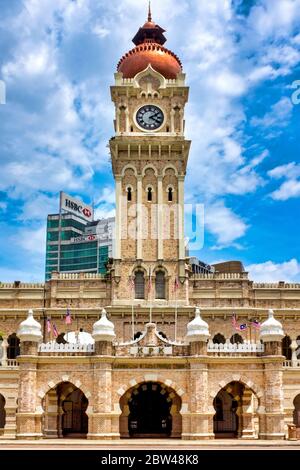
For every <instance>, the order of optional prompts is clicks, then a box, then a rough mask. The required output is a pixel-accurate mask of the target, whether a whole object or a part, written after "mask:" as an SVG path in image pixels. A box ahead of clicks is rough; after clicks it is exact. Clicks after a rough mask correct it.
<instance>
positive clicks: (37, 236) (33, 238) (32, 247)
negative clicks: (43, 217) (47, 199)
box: [12, 225, 46, 257]
mask: <svg viewBox="0 0 300 470" xmlns="http://www.w3.org/2000/svg"><path fill="white" fill-rule="evenodd" d="M12 240H13V242H14V243H15V244H16V245H18V247H21V248H23V249H24V250H25V251H26V252H28V253H31V254H32V255H33V256H35V257H36V256H37V255H43V256H45V253H46V225H43V226H42V227H39V228H36V229H23V228H22V229H19V231H18V234H17V235H16V236H13V237H12Z"/></svg>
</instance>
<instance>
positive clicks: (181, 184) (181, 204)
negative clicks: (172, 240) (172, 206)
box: [178, 176, 185, 260]
mask: <svg viewBox="0 0 300 470" xmlns="http://www.w3.org/2000/svg"><path fill="white" fill-rule="evenodd" d="M178 243H179V256H178V257H179V260H184V259H185V246H184V176H178Z"/></svg>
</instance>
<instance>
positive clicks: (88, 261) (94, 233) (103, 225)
mask: <svg viewBox="0 0 300 470" xmlns="http://www.w3.org/2000/svg"><path fill="white" fill-rule="evenodd" d="M60 217H61V223H60ZM114 223H115V219H114V218H113V217H111V218H108V219H102V220H95V221H91V222H90V221H87V220H86V219H85V218H83V217H81V216H80V215H76V214H73V213H71V212H67V211H65V212H64V213H61V214H51V215H48V218H47V242H46V270H45V271H46V273H45V277H46V280H48V279H50V278H51V273H52V272H54V271H55V272H60V273H80V272H82V273H100V274H105V273H106V269H107V268H106V265H107V261H108V259H109V258H111V257H112V256H113V231H114Z"/></svg>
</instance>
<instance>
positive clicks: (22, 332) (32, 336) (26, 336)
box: [17, 310, 43, 343]
mask: <svg viewBox="0 0 300 470" xmlns="http://www.w3.org/2000/svg"><path fill="white" fill-rule="evenodd" d="M17 336H18V337H19V338H20V341H21V342H23V341H33V342H35V343H39V342H40V341H42V339H43V335H42V326H41V324H40V323H39V322H38V321H36V320H35V319H34V318H33V311H32V310H28V316H27V318H26V320H24V321H22V323H20V325H19V329H18V331H17Z"/></svg>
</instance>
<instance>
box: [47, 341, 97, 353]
mask: <svg viewBox="0 0 300 470" xmlns="http://www.w3.org/2000/svg"><path fill="white" fill-rule="evenodd" d="M38 351H39V352H40V353H64V354H65V353H89V354H92V353H94V351H95V345H94V344H80V343H65V344H63V343H61V344H59V343H57V342H56V341H50V342H49V343H42V344H40V345H39V348H38Z"/></svg>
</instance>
